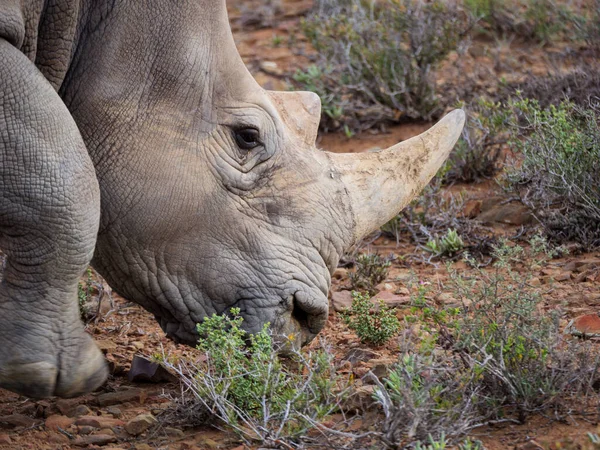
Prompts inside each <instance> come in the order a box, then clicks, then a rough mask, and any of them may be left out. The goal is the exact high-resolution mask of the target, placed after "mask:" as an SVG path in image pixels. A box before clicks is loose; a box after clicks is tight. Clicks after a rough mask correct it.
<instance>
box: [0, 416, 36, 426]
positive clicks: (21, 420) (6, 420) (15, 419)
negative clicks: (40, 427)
mask: <svg viewBox="0 0 600 450" xmlns="http://www.w3.org/2000/svg"><path fill="white" fill-rule="evenodd" d="M37 423H38V421H37V420H35V419H32V418H31V417H27V416H25V415H23V414H11V415H8V416H0V424H6V425H9V426H10V427H23V428H30V427H32V426H34V425H36V424H37Z"/></svg>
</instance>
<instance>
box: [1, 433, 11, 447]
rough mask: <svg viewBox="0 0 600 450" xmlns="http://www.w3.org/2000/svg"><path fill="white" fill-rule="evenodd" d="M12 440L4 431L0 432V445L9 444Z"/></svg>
mask: <svg viewBox="0 0 600 450" xmlns="http://www.w3.org/2000/svg"><path fill="white" fill-rule="evenodd" d="M10 444H12V441H11V439H10V436H9V435H8V434H6V433H0V445H10Z"/></svg>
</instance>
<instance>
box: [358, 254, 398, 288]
mask: <svg viewBox="0 0 600 450" xmlns="http://www.w3.org/2000/svg"><path fill="white" fill-rule="evenodd" d="M391 264H392V262H391V261H390V260H388V259H384V258H382V257H381V256H379V255H377V254H370V253H363V254H361V255H359V256H358V257H357V258H356V270H355V271H354V272H351V273H350V274H349V278H350V284H351V286H352V289H354V290H365V291H367V292H368V293H369V294H371V295H373V294H375V286H377V285H378V284H379V283H382V282H384V281H385V279H386V278H387V274H388V271H389V268H390V265H391Z"/></svg>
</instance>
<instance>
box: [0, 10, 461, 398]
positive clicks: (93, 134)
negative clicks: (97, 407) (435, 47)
mask: <svg viewBox="0 0 600 450" xmlns="http://www.w3.org/2000/svg"><path fill="white" fill-rule="evenodd" d="M43 3H44V2H43V1H42V0H25V2H23V1H19V0H8V1H3V2H0V62H2V63H1V64H0V247H1V248H2V251H3V252H4V253H5V254H6V255H7V260H6V268H5V270H4V272H3V274H2V275H3V280H2V282H0V312H2V314H0V387H4V388H7V389H11V390H13V391H15V392H19V393H22V394H25V395H29V396H36V397H44V396H49V395H59V396H74V395H78V394H80V393H82V392H86V391H89V390H92V389H94V388H95V387H97V386H98V385H99V384H101V383H102V382H103V381H104V380H105V378H106V367H105V363H104V361H103V357H102V355H101V353H100V351H99V350H98V349H97V348H96V346H95V345H94V343H93V342H92V340H91V338H90V336H89V335H88V334H87V333H85V332H84V329H83V326H82V324H81V321H80V320H79V311H78V310H77V302H76V296H77V282H78V278H79V276H80V275H81V273H82V271H83V270H84V269H85V267H87V264H88V263H89V261H90V259H92V253H93V259H92V264H93V265H94V266H95V267H96V268H97V270H98V271H99V272H100V273H101V274H102V275H103V276H104V277H105V278H106V280H107V281H108V282H109V283H110V284H111V286H112V287H113V288H114V289H115V290H116V291H117V292H119V293H120V294H122V295H123V296H124V297H125V298H127V299H129V300H132V301H135V302H137V303H139V304H141V305H142V306H143V307H145V308H146V309H148V310H149V311H151V312H152V313H153V314H154V315H155V316H156V318H157V319H158V321H159V322H160V324H161V326H162V328H163V329H164V330H165V332H166V333H167V335H169V336H170V337H172V338H173V339H175V340H177V341H180V342H184V343H186V344H189V345H194V344H195V343H196V340H197V337H198V336H197V333H196V324H197V323H198V322H201V321H202V320H203V318H204V317H206V316H207V315H210V314H213V313H217V314H219V313H223V312H228V311H229V310H230V309H231V308H232V307H237V308H239V309H240V310H241V314H242V315H243V317H244V319H245V321H244V326H245V327H246V329H247V330H248V331H251V332H255V331H258V330H259V329H260V328H261V327H262V326H263V325H264V324H265V323H270V324H271V327H272V329H273V331H274V333H275V334H276V335H281V334H283V335H286V336H290V335H293V336H294V341H295V343H296V344H298V345H302V344H306V343H307V342H309V341H310V340H311V339H312V338H313V337H314V336H315V335H316V334H317V333H318V332H319V330H320V329H321V328H322V327H323V326H324V324H325V322H326V319H327V312H328V301H327V291H328V289H329V285H330V279H331V273H332V271H333V270H334V269H335V267H336V265H337V262H338V260H339V258H340V256H341V255H342V254H343V252H344V250H345V249H347V248H348V247H349V246H351V245H352V244H353V243H355V242H356V241H357V240H358V239H360V238H361V237H362V236H364V235H365V234H367V233H369V232H370V231H372V230H374V229H376V228H377V227H379V226H381V225H382V224H384V223H385V222H386V221H388V220H389V219H390V218H392V217H393V216H394V215H395V214H397V213H398V211H399V210H400V209H402V207H404V206H405V205H406V204H407V203H408V202H409V201H410V200H411V199H412V198H413V197H414V196H415V195H416V194H417V193H418V192H419V191H420V190H421V188H422V187H423V186H424V185H425V184H426V183H427V182H428V181H429V180H430V179H431V177H432V176H433V175H434V174H435V173H436V171H437V170H438V168H439V167H440V165H441V164H442V163H443V162H444V160H445V159H446V157H447V156H448V153H449V152H450V150H451V149H452V147H453V145H454V143H455V142H456V140H457V138H458V136H459V134H460V132H461V129H462V127H463V123H464V114H463V113H462V112H461V111H455V112H452V113H450V114H449V115H448V116H446V117H445V118H444V119H442V120H441V121H440V123H438V124H437V125H436V126H434V127H433V128H431V129H430V130H429V131H427V132H425V133H424V134H422V135H420V136H418V137H415V138H413V139H410V140H408V141H406V142H402V143H400V144H398V145H396V146H394V147H392V148H389V149H387V150H382V151H379V152H375V153H366V154H331V153H327V152H324V151H321V150H319V149H317V148H316V147H315V138H316V135H317V127H318V123H319V118H320V103H319V99H318V98H317V97H316V96H315V95H314V94H312V93H306V92H294V93H291V92H279V93H278V92H269V91H265V90H264V89H262V88H261V87H260V86H259V85H258V84H257V83H256V82H255V81H254V79H253V78H252V76H251V75H250V73H249V72H248V71H247V69H246V67H245V66H244V64H243V62H242V60H241V58H240V57H239V55H238V53H237V50H236V48H235V44H234V41H233V37H232V35H231V31H230V28H229V24H228V20H227V13H226V8H225V3H224V0H182V1H177V2H175V1H152V2H149V3H148V4H144V5H141V4H140V2H133V1H129V2H127V1H121V2H110V1H101V0H56V2H53V3H52V4H53V5H54V6H52V7H47V8H46V7H43V6H44V5H43ZM36 15H38V16H36ZM40 15H41V17H40ZM65 106H66V107H65Z"/></svg>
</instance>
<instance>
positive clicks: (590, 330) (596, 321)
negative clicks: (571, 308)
mask: <svg viewBox="0 0 600 450" xmlns="http://www.w3.org/2000/svg"><path fill="white" fill-rule="evenodd" d="M565 334H571V335H573V336H578V337H600V317H599V316H598V314H586V315H583V316H579V317H576V318H575V319H573V320H571V321H570V322H569V324H568V325H567V327H566V328H565Z"/></svg>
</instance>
